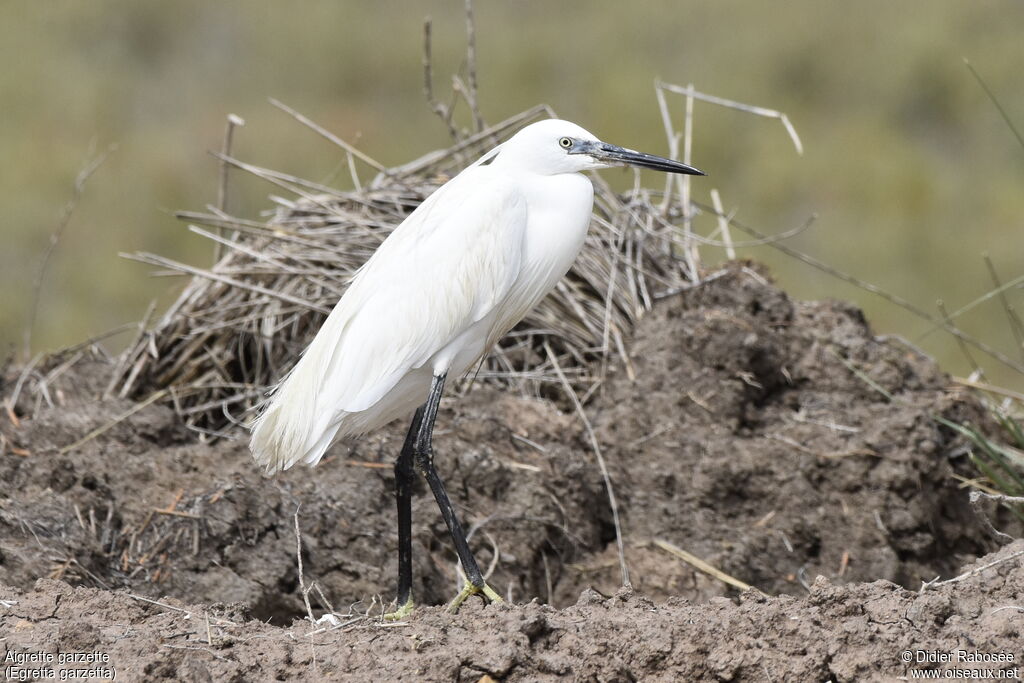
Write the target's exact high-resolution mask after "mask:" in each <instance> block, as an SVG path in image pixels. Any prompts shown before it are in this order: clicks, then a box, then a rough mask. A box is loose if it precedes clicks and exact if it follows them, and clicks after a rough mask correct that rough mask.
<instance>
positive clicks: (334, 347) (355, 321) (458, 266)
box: [250, 119, 703, 618]
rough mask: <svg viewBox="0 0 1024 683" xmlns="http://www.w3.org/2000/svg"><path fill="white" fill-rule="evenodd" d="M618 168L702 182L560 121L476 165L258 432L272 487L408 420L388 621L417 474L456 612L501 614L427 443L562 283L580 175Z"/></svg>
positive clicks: (582, 211) (419, 227)
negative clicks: (471, 609)
mask: <svg viewBox="0 0 1024 683" xmlns="http://www.w3.org/2000/svg"><path fill="white" fill-rule="evenodd" d="M624 165H630V166H639V167H641V168H651V169H656V170H659V171H667V172H669V173H687V174H692V175H703V173H702V172H701V171H699V170H697V169H696V168H693V167H691V166H687V165H685V164H681V163H679V162H678V161H672V160H671V159H665V158H662V157H658V156H654V155H652V154H644V153H642V152H636V151H633V150H631V149H624V148H622V147H617V146H615V145H610V144H608V143H606V142H601V141H600V140H598V139H597V138H596V137H594V136H593V135H592V134H590V133H588V132H587V131H586V130H584V129H583V128H580V127H579V126H577V125H576V124H573V123H569V122H568V121H562V120H557V119H550V120H546V121H540V122H538V123H534V124H531V125H529V126H527V127H525V128H523V129H522V130H520V131H519V132H518V133H516V134H515V135H513V136H512V137H511V138H509V139H508V140H507V141H506V142H504V143H502V144H500V145H498V146H497V147H495V148H494V149H492V150H491V151H489V152H487V153H486V154H484V155H483V156H482V157H481V158H480V159H479V160H478V161H477V162H475V163H473V164H472V165H470V166H469V167H467V168H466V169H465V170H463V171H462V172H461V173H459V174H458V175H457V176H455V177H454V178H452V179H451V180H449V181H448V182H447V183H446V184H445V185H443V186H442V187H441V188H439V189H438V190H437V191H436V192H434V193H433V194H432V195H430V196H429V197H427V199H426V200H425V201H424V202H423V203H422V204H421V205H420V206H419V207H418V208H417V209H416V210H415V211H413V212H412V213H411V214H410V215H409V217H408V218H406V219H405V221H403V222H402V224H401V225H399V226H398V227H397V228H396V229H395V230H394V232H392V233H391V235H389V236H388V238H387V239H386V240H384V242H383V243H382V244H381V245H380V247H379V248H378V249H377V251H376V252H375V253H374V254H373V256H371V257H370V259H369V260H368V261H367V262H366V264H365V265H364V266H363V267H362V268H360V269H359V271H358V272H357V273H356V275H355V276H354V278H353V279H352V282H351V284H350V285H349V287H348V289H347V290H346V291H345V294H344V295H343V296H342V297H341V300H340V301H338V304H337V305H336V306H335V307H334V310H333V311H332V312H331V314H330V315H329V316H328V317H327V320H326V321H325V322H324V324H323V327H321V328H320V331H319V332H318V333H317V335H316V337H315V338H314V339H313V341H312V342H311V343H310V344H309V347H308V348H307V349H306V351H305V352H304V353H303V355H302V357H301V359H300V360H299V361H298V363H296V365H295V367H294V368H292V370H291V372H289V373H288V375H287V376H286V377H285V378H284V379H283V380H282V381H281V382H280V383H279V384H278V385H277V387H276V388H275V389H274V391H273V393H272V395H271V396H270V398H269V399H268V401H267V402H266V404H265V405H264V407H263V409H262V412H261V413H260V415H259V416H258V417H257V418H256V420H255V422H254V423H253V426H252V441H251V444H250V448H251V450H252V454H253V458H255V460H256V462H257V463H258V464H259V465H260V466H262V467H263V468H264V469H265V471H266V472H267V473H268V474H272V473H274V472H278V471H280V470H285V469H288V468H289V467H291V466H292V465H294V464H295V463H297V462H304V463H306V464H307V465H310V466H313V465H316V463H317V462H319V461H320V459H321V458H322V457H323V455H324V452H325V451H326V450H327V448H328V447H329V446H330V445H331V444H332V443H333V442H334V441H335V440H337V439H340V438H343V437H346V436H356V435H360V434H364V433H366V432H367V431H369V430H371V429H374V428H376V427H379V426H381V425H384V424H386V423H388V422H391V421H392V420H394V419H395V418H398V417H401V416H403V415H409V414H410V413H412V414H413V418H412V424H411V425H410V427H409V431H408V434H407V436H406V437H405V443H404V445H403V446H402V450H401V452H400V453H399V455H398V459H397V460H396V462H395V497H396V499H397V502H398V601H397V605H398V609H397V611H396V612H394V613H392V614H391V615H389V616H390V617H391V618H401V617H404V616H405V615H407V614H408V613H409V612H410V611H411V610H412V608H413V598H412V507H411V506H412V502H411V496H412V484H413V479H414V469H418V470H419V471H420V473H421V474H422V475H423V476H424V477H425V478H426V480H427V483H428V484H429V485H430V489H431V491H432V492H433V494H434V498H435V499H436V500H437V504H438V507H440V509H441V515H442V517H444V521H445V524H446V525H447V526H448V532H449V533H450V535H451V538H452V542H453V543H454V545H455V551H456V553H458V556H459V561H460V562H461V563H462V567H463V569H464V571H465V574H466V578H467V582H466V584H465V587H464V588H463V589H462V591H461V592H459V594H458V595H456V597H455V599H454V600H453V601H452V602H451V605H450V607H451V609H452V611H455V610H457V609H458V607H459V605H461V604H462V602H463V601H465V600H466V598H468V597H469V596H471V595H474V594H481V595H482V596H484V598H485V599H487V600H491V601H500V600H501V598H500V597H499V596H498V594H497V593H496V592H495V591H494V590H493V589H492V588H491V587H490V586H488V585H487V583H486V582H485V581H484V578H483V575H482V574H481V573H480V568H479V567H478V565H477V563H476V559H475V558H474V557H473V554H472V552H471V551H470V549H469V544H468V543H467V541H466V535H465V533H464V532H463V530H462V525H461V524H459V520H458V518H457V517H456V515H455V510H454V509H453V507H452V504H451V502H450V501H449V499H448V494H447V493H446V492H445V488H444V484H443V483H442V482H441V478H440V477H439V476H438V474H437V470H436V469H435V468H434V463H433V460H434V454H433V446H432V443H431V435H432V433H433V429H434V420H435V418H436V417H437V408H438V404H439V402H440V400H441V393H442V391H443V389H444V383H445V378H446V377H448V376H449V375H453V376H455V377H458V376H461V375H463V374H464V373H465V372H466V371H467V370H469V369H470V368H471V367H473V365H474V364H475V363H476V362H477V361H478V360H480V359H481V358H482V357H483V356H484V354H486V353H487V352H488V350H490V349H491V347H492V346H494V344H495V342H497V341H498V339H500V338H501V336H502V335H504V334H505V333H506V332H508V331H509V330H510V329H512V327H513V326H515V325H516V323H518V322H519V321H520V320H522V318H523V317H524V316H525V315H526V314H527V313H528V312H529V311H530V309H532V308H533V307H534V306H535V305H536V304H537V303H538V302H539V301H540V300H541V299H542V298H543V297H544V296H545V295H546V294H547V293H548V292H550V291H551V289H552V288H554V286H555V284H556V283H557V282H558V280H559V279H560V278H561V277H562V276H563V275H565V273H566V271H568V270H569V267H570V266H571V265H572V262H573V260H574V259H575V258H576V255H577V253H579V251H580V248H581V247H582V246H583V240H584V238H585V236H586V234H587V226H588V224H589V223H590V214H591V210H592V209H593V203H594V188H593V185H592V184H591V182H590V179H589V178H587V177H586V176H585V175H583V174H582V172H584V171H590V170H595V169H600V168H607V167H609V166H624ZM417 406H418V407H417Z"/></svg>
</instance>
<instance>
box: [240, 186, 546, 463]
mask: <svg viewBox="0 0 1024 683" xmlns="http://www.w3.org/2000/svg"><path fill="white" fill-rule="evenodd" d="M526 223H527V210H526V201H525V198H524V197H523V196H522V194H521V192H519V191H518V190H517V189H516V187H515V185H514V184H513V183H511V182H509V181H507V180H505V179H503V178H501V177H499V176H497V175H496V174H493V173H492V172H491V171H490V170H489V168H488V167H486V166H484V167H470V168H468V169H466V171H464V172H463V173H461V174H459V176H457V177H456V178H454V179H452V180H451V181H449V183H448V184H446V185H445V186H443V187H442V188H441V189H439V190H438V191H436V192H435V193H434V194H433V195H431V196H430V197H429V198H428V199H427V200H426V201H425V202H424V203H423V204H422V205H421V206H420V207H419V208H417V209H416V211H414V212H413V213H412V214H410V216H409V217H408V218H407V219H406V220H405V222H403V223H402V225H400V226H399V227H398V228H396V229H395V231H394V232H393V233H392V234H391V235H390V236H389V237H388V238H387V239H386V240H385V241H384V242H383V243H382V244H381V246H380V247H379V248H378V249H377V251H376V252H375V253H374V254H373V256H372V257H371V258H370V259H369V260H368V261H367V263H366V265H365V266H364V267H363V268H362V269H361V270H360V271H359V272H358V273H357V275H356V277H355V279H354V280H353V281H352V283H351V285H350V286H349V288H348V290H347V291H346V292H345V294H344V296H342V298H341V300H340V301H339V302H338V304H337V305H336V306H335V308H334V310H333V311H332V312H331V314H330V315H329V316H328V318H327V320H326V321H325V323H324V325H323V327H322V328H321V329H320V331H319V332H318V333H317V335H316V337H315V338H314V339H313V341H312V342H311V343H310V345H309V347H308V348H307V349H306V351H305V353H304V354H303V356H302V358H301V359H300V360H299V362H298V363H297V364H296V365H295V367H294V368H293V369H292V371H291V372H290V373H289V374H288V376H287V377H286V378H285V379H284V380H283V381H282V382H281V383H280V384H279V385H278V387H277V388H276V389H275V391H274V393H273V395H272V397H271V398H270V400H269V401H268V403H267V405H266V407H265V409H264V410H263V412H262V414H261V415H260V416H259V417H258V418H257V420H256V422H255V423H254V425H253V437H252V442H251V448H252V452H253V456H254V457H255V458H256V461H257V462H258V463H260V464H261V465H263V466H264V467H265V468H266V469H267V471H268V472H272V471H277V470H279V469H286V468H288V467H290V466H291V465H293V464H294V463H296V462H298V461H300V460H302V461H305V462H309V463H310V464H313V463H315V462H316V461H318V460H319V459H320V457H321V456H322V454H323V452H324V451H325V450H326V449H327V447H328V446H329V445H330V442H331V441H332V440H333V439H334V438H336V437H340V436H344V435H348V434H353V433H357V431H362V430H365V429H366V428H369V427H372V426H375V425H367V424H366V420H356V419H348V418H349V416H351V415H353V414H356V413H360V412H362V411H367V410H369V409H371V408H373V407H374V406H375V404H376V403H377V402H379V401H380V400H381V399H382V398H384V397H385V396H386V395H387V394H388V392H389V391H391V389H392V388H394V387H395V385H396V384H397V383H398V382H399V381H400V380H401V379H402V377H404V376H405V375H406V374H408V373H410V372H412V371H414V370H416V369H418V368H421V367H422V366H423V365H424V364H426V363H427V362H428V361H430V359H431V358H432V357H434V356H435V355H436V354H437V353H438V352H439V351H441V350H442V349H444V348H445V347H446V346H447V345H448V344H449V343H451V342H452V341H453V340H454V339H455V338H456V337H457V336H458V335H459V334H461V333H462V332H463V331H465V329H466V328H467V327H469V326H470V325H472V324H473V323H475V322H478V321H480V320H482V319H483V318H484V317H486V316H487V315H488V314H490V313H491V312H492V311H493V310H494V309H495V307H496V306H499V305H500V304H501V302H502V301H503V300H504V298H505V296H506V295H507V294H508V292H509V290H510V289H511V287H512V286H513V283H515V281H516V278H517V277H518V275H519V272H520V269H521V259H522V253H523V239H524V234H525V230H526ZM424 398H425V397H424ZM331 432H336V436H333V435H330V433H331ZM325 435H326V438H325Z"/></svg>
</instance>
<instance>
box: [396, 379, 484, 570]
mask: <svg viewBox="0 0 1024 683" xmlns="http://www.w3.org/2000/svg"><path fill="white" fill-rule="evenodd" d="M444 380H445V375H437V376H435V377H434V381H433V382H432V383H431V385H430V396H429V398H427V402H426V404H425V405H424V406H423V408H422V410H423V420H422V422H421V423H420V428H419V433H418V434H417V436H416V444H415V447H414V449H413V452H414V453H415V456H416V466H417V467H418V468H419V469H420V471H421V472H422V473H423V476H424V477H426V479H427V483H428V484H429V485H430V490H431V491H433V493H434V499H435V500H437V506H438V507H439V508H441V516H442V517H444V523H445V524H446V525H447V526H448V533H449V534H451V537H452V542H453V543H454V544H455V552H456V553H458V555H459V561H460V562H462V569H463V570H464V571H465V572H466V578H467V579H469V582H470V583H471V584H472V585H473V586H475V587H476V588H478V589H483V587H484V577H483V574H481V573H480V567H479V566H478V565H477V563H476V559H475V558H474V557H473V553H472V552H470V550H469V543H468V542H467V541H466V533H465V532H464V531H463V530H462V525H461V524H459V519H458V517H456V516H455V509H454V508H453V507H452V503H451V501H450V500H449V499H448V493H447V492H446V491H445V489H444V484H443V483H442V482H441V477H439V476H438V474H437V470H436V469H435V468H434V451H433V446H432V443H431V440H432V438H433V433H434V420H436V419H437V407H438V404H439V403H440V402H441V393H442V391H444Z"/></svg>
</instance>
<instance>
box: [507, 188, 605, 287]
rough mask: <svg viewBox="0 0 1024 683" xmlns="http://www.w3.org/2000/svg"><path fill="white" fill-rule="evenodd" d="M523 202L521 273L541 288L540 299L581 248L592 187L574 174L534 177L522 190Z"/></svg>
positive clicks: (588, 222)
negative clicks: (533, 279)
mask: <svg viewBox="0 0 1024 683" xmlns="http://www.w3.org/2000/svg"><path fill="white" fill-rule="evenodd" d="M526 201H527V211H528V216H529V219H528V222H527V228H526V240H525V244H524V245H523V263H524V268H523V270H524V275H526V276H528V277H532V278H535V279H537V282H536V283H534V284H540V285H541V288H542V289H543V293H541V295H540V296H541V297H543V295H544V294H547V292H549V291H551V289H552V288H553V287H554V286H555V284H556V283H557V282H558V280H560V279H561V278H562V276H563V275H565V273H566V271H568V270H569V267H570V266H572V263H573V261H575V260H576V256H577V254H579V252H580V249H581V248H582V247H583V241H584V239H586V236H587V227H588V226H589V225H590V215H591V213H592V211H593V208H594V186H593V185H592V184H591V182H590V179H589V178H587V177H586V176H583V175H580V174H578V173H572V174H564V175H556V176H547V177H537V178H535V179H533V180H531V181H530V182H529V183H528V184H527V186H526ZM528 271H532V272H528ZM531 289H532V287H531Z"/></svg>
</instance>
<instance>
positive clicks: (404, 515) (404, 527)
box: [395, 407, 423, 609]
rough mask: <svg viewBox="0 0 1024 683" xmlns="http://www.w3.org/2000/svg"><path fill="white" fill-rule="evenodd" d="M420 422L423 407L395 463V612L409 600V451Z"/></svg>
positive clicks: (410, 513) (414, 443) (410, 516)
mask: <svg viewBox="0 0 1024 683" xmlns="http://www.w3.org/2000/svg"><path fill="white" fill-rule="evenodd" d="M422 422H423V408H422V407H420V408H418V409H417V410H416V414H415V415H414V416H413V418H412V424H411V425H409V432H408V433H407V434H406V435H405V443H404V444H402V452H401V453H399V454H398V460H396V461H395V500H396V501H397V503H398V609H402V608H403V607H404V606H406V605H408V604H409V602H410V601H411V600H412V484H413V479H414V478H415V476H416V473H415V471H414V470H413V450H414V449H415V445H416V436H417V435H418V434H419V431H420V424H421V423H422Z"/></svg>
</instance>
